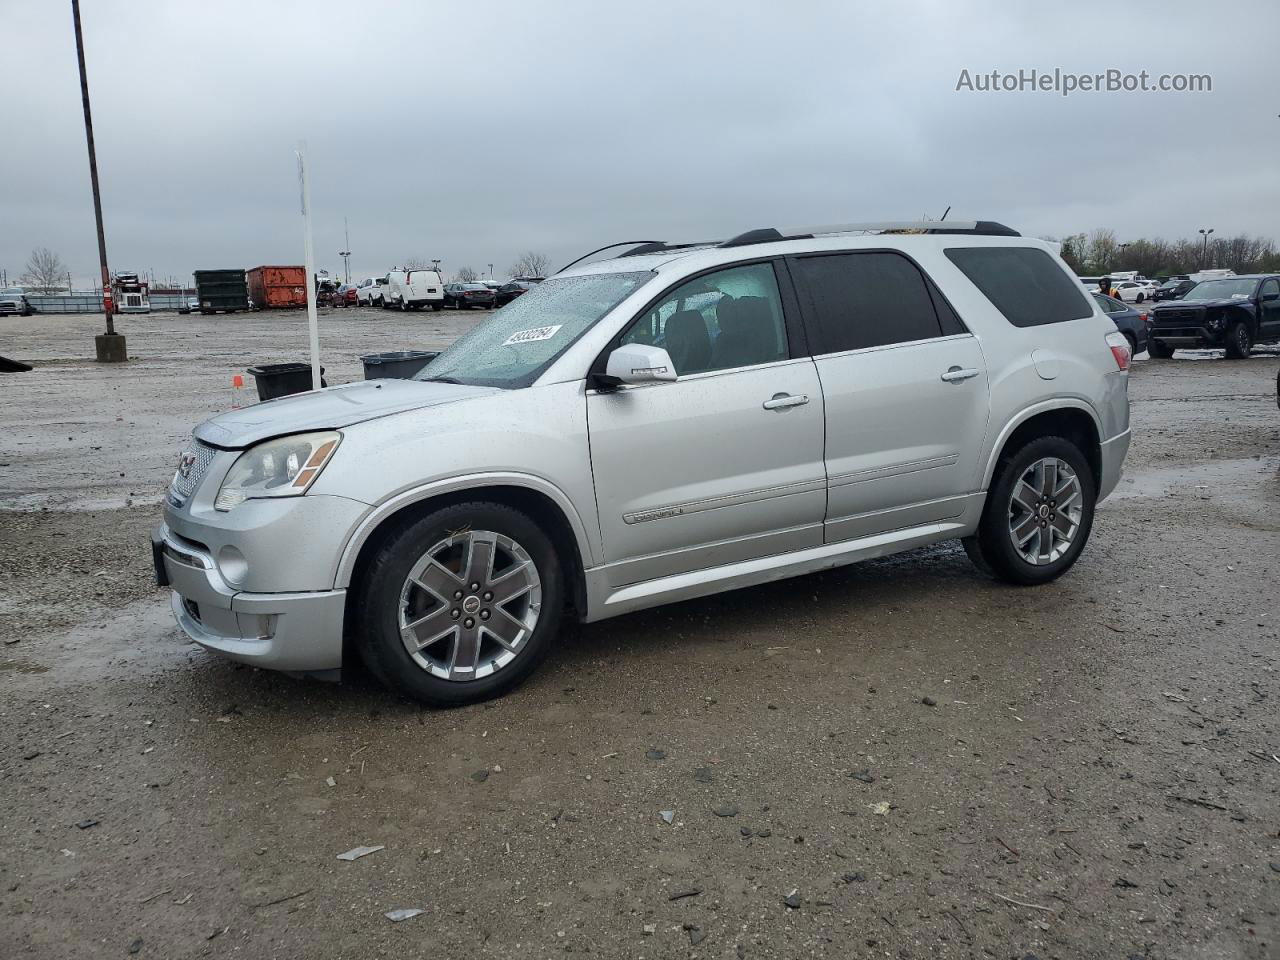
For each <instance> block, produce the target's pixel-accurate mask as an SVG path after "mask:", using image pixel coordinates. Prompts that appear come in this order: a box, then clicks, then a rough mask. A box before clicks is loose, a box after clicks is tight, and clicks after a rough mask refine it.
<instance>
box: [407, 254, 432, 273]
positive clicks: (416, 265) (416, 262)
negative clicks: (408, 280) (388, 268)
mask: <svg viewBox="0 0 1280 960" xmlns="http://www.w3.org/2000/svg"><path fill="white" fill-rule="evenodd" d="M400 269H401V270H429V269H431V264H430V263H428V262H427V261H426V260H423V259H422V258H421V257H405V259H404V266H403V267H401V268H400Z"/></svg>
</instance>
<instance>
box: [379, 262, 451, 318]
mask: <svg viewBox="0 0 1280 960" xmlns="http://www.w3.org/2000/svg"><path fill="white" fill-rule="evenodd" d="M382 289H383V294H382V305H383V307H387V308H390V307H399V308H400V309H401V310H421V309H422V308H423V307H427V306H429V307H431V309H432V310H443V309H444V283H443V282H442V281H441V280H440V274H438V273H436V272H435V271H434V270H408V271H405V270H392V271H391V272H390V273H388V274H387V283H386V286H384V287H383V288H382Z"/></svg>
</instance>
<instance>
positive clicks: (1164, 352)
mask: <svg viewBox="0 0 1280 960" xmlns="http://www.w3.org/2000/svg"><path fill="white" fill-rule="evenodd" d="M1147 356H1149V357H1150V358H1151V359H1152V360H1168V359H1169V358H1170V357H1172V356H1173V347H1170V346H1168V345H1167V344H1165V343H1162V342H1161V341H1159V340H1152V339H1151V338H1150V337H1148V338H1147Z"/></svg>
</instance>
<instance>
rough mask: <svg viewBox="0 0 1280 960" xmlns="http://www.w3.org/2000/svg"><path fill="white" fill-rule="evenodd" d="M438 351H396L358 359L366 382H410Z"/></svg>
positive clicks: (438, 354)
mask: <svg viewBox="0 0 1280 960" xmlns="http://www.w3.org/2000/svg"><path fill="white" fill-rule="evenodd" d="M438 356H440V351H438V350H437V351H434V352H433V351H431V350H397V351H395V352H394V353H370V354H368V355H367V356H363V357H361V358H360V362H361V363H363V364H364V378H365V379H366V380H410V379H412V378H413V375H414V374H415V373H417V372H418V371H419V370H421V369H422V368H423V367H425V366H426V365H427V364H428V363H430V362H431V361H432V360H434V359H435V358H436V357H438Z"/></svg>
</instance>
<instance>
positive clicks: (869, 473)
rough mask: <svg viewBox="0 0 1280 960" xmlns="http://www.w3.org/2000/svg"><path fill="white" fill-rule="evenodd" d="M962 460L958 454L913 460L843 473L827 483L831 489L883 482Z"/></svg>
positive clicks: (951, 464)
mask: <svg viewBox="0 0 1280 960" xmlns="http://www.w3.org/2000/svg"><path fill="white" fill-rule="evenodd" d="M959 459H960V455H959V454H958V453H952V454H948V455H947V456H945V457H932V458H930V459H928V460H911V461H908V462H905V463H895V464H892V465H890V466H887V467H875V468H873V469H871V470H855V471H854V472H853V473H842V474H839V475H837V476H834V477H831V478H830V479H829V480H828V481H827V486H829V487H840V486H844V485H845V484H847V483H862V482H864V481H867V480H883V479H884V478H886V477H901V476H905V475H907V474H908V473H919V472H920V471H921V470H933V469H936V468H938V467H950V466H953V465H954V464H955V463H956V462H957V461H958V460H959Z"/></svg>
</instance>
